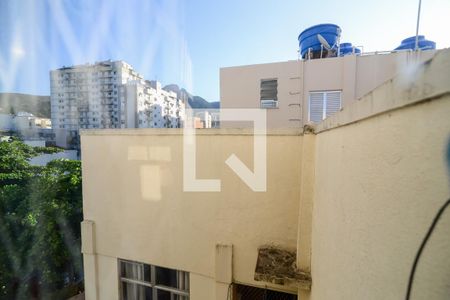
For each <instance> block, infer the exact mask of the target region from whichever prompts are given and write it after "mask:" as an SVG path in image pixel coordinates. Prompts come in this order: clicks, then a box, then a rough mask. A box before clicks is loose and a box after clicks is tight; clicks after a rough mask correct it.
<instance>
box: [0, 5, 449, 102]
mask: <svg viewBox="0 0 450 300" xmlns="http://www.w3.org/2000/svg"><path fill="white" fill-rule="evenodd" d="M417 9H418V0H395V1H393V0H377V1H375V0H370V1H364V0H360V1H345V0H340V1H336V0H334V1H329V0H324V1H299V0H282V1H280V0H278V1H268V0H245V1H244V0H226V1H225V0H224V1H222V0H215V1H212V0H122V1H119V0H96V1H92V0H41V1H35V0H0V92H20V93H29V94H37V95H49V93H50V83H49V70H52V69H56V68H60V67H62V66H70V65H76V64H85V63H94V62H96V61H101V60H107V59H112V60H124V61H126V62H128V63H129V64H131V65H132V66H133V67H134V69H135V70H136V71H137V72H139V73H140V74H142V75H143V76H144V78H146V79H150V80H153V79H157V80H159V81H161V83H162V84H163V85H166V84H172V83H175V84H178V85H180V86H182V87H184V88H186V89H187V90H188V91H190V92H191V93H193V94H195V95H199V96H202V97H203V98H205V99H207V100H208V101H219V100H220V88H219V87H220V84H219V82H220V80H219V70H220V68H221V67H227V66H235V65H247V64H258V63H268V62H276V61H285V60H293V59H297V58H298V53H297V51H298V40H297V37H298V35H299V33H300V32H301V31H302V30H304V29H306V28H307V27H310V26H313V25H316V24H320V23H334V24H337V25H339V26H340V27H341V29H342V35H341V41H342V42H351V43H353V44H354V45H358V46H360V45H362V46H364V51H366V52H367V51H369V52H370V51H383V50H392V49H394V48H395V47H397V46H398V45H399V44H400V42H401V40H402V39H404V38H406V37H409V36H413V35H415V31H416V21H417ZM449 13H450V0H422V10H421V19H420V29H419V34H423V35H425V37H426V38H427V39H430V40H433V41H435V42H436V43H437V47H438V48H447V47H450V34H449V33H448V29H449V28H450V18H449V17H448V15H449Z"/></svg>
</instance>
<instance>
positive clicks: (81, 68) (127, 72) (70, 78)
mask: <svg viewBox="0 0 450 300" xmlns="http://www.w3.org/2000/svg"><path fill="white" fill-rule="evenodd" d="M50 88H51V95H50V98H51V118H52V125H53V129H54V131H55V134H56V143H57V145H59V146H62V147H68V148H78V147H79V133H78V132H79V130H80V129H97V128H98V129H104V128H151V127H169V128H176V127H182V126H183V120H184V101H182V100H179V99H177V96H176V94H175V93H172V92H167V91H165V90H163V89H161V85H160V84H159V83H157V82H150V81H146V80H144V78H143V77H142V76H141V75H140V74H139V73H137V72H136V71H134V70H133V68H132V67H131V66H130V65H129V64H127V63H125V62H123V61H103V62H98V63H95V64H86V65H77V66H72V67H63V68H60V69H57V70H52V71H51V72H50Z"/></svg>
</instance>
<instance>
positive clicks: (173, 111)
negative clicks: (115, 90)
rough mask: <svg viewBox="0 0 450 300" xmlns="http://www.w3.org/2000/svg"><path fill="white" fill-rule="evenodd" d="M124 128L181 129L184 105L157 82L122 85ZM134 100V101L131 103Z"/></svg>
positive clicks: (132, 82) (135, 82) (137, 82)
mask: <svg viewBox="0 0 450 300" xmlns="http://www.w3.org/2000/svg"><path fill="white" fill-rule="evenodd" d="M124 90H125V92H124V94H125V98H126V99H130V101H127V106H126V107H125V111H126V113H125V125H126V128H180V127H183V121H184V116H185V104H184V101H183V100H182V99H178V98H177V94H176V93H175V92H172V91H166V90H164V89H162V87H161V83H160V82H158V81H144V82H143V81H142V80H140V81H130V82H128V83H127V84H126V85H124ZM132 99H136V101H132Z"/></svg>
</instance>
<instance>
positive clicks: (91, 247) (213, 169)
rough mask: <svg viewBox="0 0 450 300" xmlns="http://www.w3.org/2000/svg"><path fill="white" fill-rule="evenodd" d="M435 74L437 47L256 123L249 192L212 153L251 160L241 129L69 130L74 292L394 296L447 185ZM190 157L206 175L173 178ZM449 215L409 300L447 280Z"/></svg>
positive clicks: (449, 97)
mask: <svg viewBox="0 0 450 300" xmlns="http://www.w3.org/2000/svg"><path fill="white" fill-rule="evenodd" d="M325 64H326V62H325ZM284 66H285V65H284ZM278 67H280V65H278V66H277V68H278ZM252 68H253V67H252ZM255 68H257V67H255ZM272 69H273V68H269V70H272ZM284 71H287V72H288V73H289V69H287V70H286V69H284ZM278 72H279V73H280V74H281V73H282V72H283V69H279V70H278ZM258 74H262V72H258ZM272 74H273V73H272ZM262 75H263V77H262V78H269V77H266V75H270V74H268V73H264V74H262ZM406 75H408V78H410V80H408V81H405V76H406ZM255 78H256V77H255ZM272 78H273V77H272ZM283 78H285V80H286V81H287V82H289V80H291V79H290V75H286V76H285V77H283ZM320 78H321V77H320ZM320 78H319V79H320ZM255 81H256V82H255V83H254V86H253V87H255V90H258V86H259V85H260V83H261V82H260V79H257V80H255ZM281 82H284V80H283V81H281ZM281 82H280V85H281ZM449 82H450V51H449V50H442V51H439V52H437V53H436V55H435V56H434V57H433V58H432V59H431V60H429V61H427V62H426V63H424V64H420V65H418V66H416V67H415V68H414V70H413V71H412V72H408V71H407V74H405V73H400V74H397V75H396V76H394V77H393V78H390V79H389V80H387V81H386V82H384V83H383V84H382V85H380V86H378V87H377V88H375V89H374V90H372V91H371V92H370V93H368V94H366V95H365V96H362V97H361V98H360V99H359V100H358V101H353V102H350V103H348V104H346V105H343V107H342V109H341V110H339V111H337V112H336V113H335V114H333V115H331V116H329V117H328V118H326V119H325V120H323V121H322V122H320V123H317V124H315V125H314V126H310V127H309V128H308V130H305V131H304V130H303V129H302V128H297V129H294V128H289V129H269V130H268V132H267V135H265V138H266V145H265V147H264V149H266V151H264V153H266V156H265V158H264V160H265V163H266V168H265V170H266V180H265V181H266V188H265V190H263V191H257V192H255V191H254V190H253V189H252V187H251V185H249V184H248V182H247V181H246V179H248V178H246V176H242V177H241V175H242V173H241V175H238V173H239V172H236V169H235V168H231V167H230V168H228V167H227V166H225V165H226V164H228V163H229V162H230V161H231V159H230V158H231V157H233V156H234V159H236V158H238V159H239V160H240V161H241V162H242V164H243V165H246V166H252V165H253V166H254V168H255V172H256V166H255V156H254V155H255V153H257V152H259V153H261V151H262V148H256V146H255V145H256V144H255V137H256V136H255V135H254V133H253V131H252V130H251V129H249V128H240V129H227V128H221V129H211V130H198V131H197V135H196V136H195V139H194V140H193V141H192V140H191V142H189V141H188V144H186V140H185V137H186V136H183V132H182V131H181V130H168V129H147V130H127V131H115V130H102V131H100V130H98V131H96V130H93V131H82V133H81V146H82V151H83V164H82V166H83V198H84V199H83V213H84V221H83V223H82V252H83V257H84V259H83V261H84V275H85V293H86V299H88V300H97V299H108V300H113V299H124V300H125V299H127V300H128V299H184V300H186V299H191V300H212V299H217V300H219V299H233V300H253V299H288V300H293V299H302V300H303V299H306V300H307V299H312V300H325V299H403V298H405V294H406V290H407V285H408V278H409V276H410V271H411V267H412V265H413V261H414V257H415V255H416V253H417V250H418V248H419V246H420V244H421V242H422V239H423V237H424V236H425V234H426V232H427V230H428V228H429V226H430V224H431V223H432V220H433V218H434V216H435V215H436V213H437V212H438V210H439V208H440V207H441V206H442V204H443V203H445V201H446V199H448V197H449V195H450V186H449V184H448V183H449V180H450V179H449V178H450V177H449V176H450V175H449V174H450V158H449V155H448V153H449V150H448V149H450V143H449V137H450V118H448V116H449V114H450V85H449ZM239 88H240V87H239ZM250 90H251V91H250V92H249V94H251V95H252V93H253V92H254V90H253V89H250ZM283 90H286V91H288V89H284V88H283ZM233 92H234V91H227V90H223V93H225V94H227V93H230V94H231V93H233ZM257 99H258V98H257ZM257 101H260V100H257ZM278 101H281V98H279V100H278ZM279 104H280V106H281V105H284V104H282V103H279ZM270 111H275V110H270ZM270 111H268V112H270ZM430 116H432V117H430ZM275 120H277V119H273V120H272V122H274V121H275ZM280 122H283V120H282V119H280ZM275 124H276V123H275ZM278 124H282V123H278ZM286 124H288V123H287V122H286ZM192 145H196V148H195V149H196V150H195V151H193V152H192V151H191V152H190V151H187V150H186V149H191V150H192V149H193V148H185V147H192ZM186 155H192V156H190V158H191V159H186ZM188 158H189V157H188ZM192 160H193V162H194V165H195V172H194V175H193V176H195V178H196V180H198V181H199V182H202V183H205V185H206V190H201V189H198V188H199V186H198V185H197V186H195V187H196V188H194V189H193V190H192V189H190V188H188V189H186V182H191V181H189V180H188V181H186V176H187V175H186V174H188V175H189V174H190V173H189V169H186V168H187V167H186V162H188V163H189V162H192ZM228 165H229V166H230V164H228ZM250 168H251V167H250ZM186 170H188V171H186ZM218 180H219V189H218V190H211V189H209V187H210V183H211V181H218ZM449 228H450V218H449V215H448V214H447V213H445V214H443V215H442V217H441V220H440V221H439V223H438V224H437V226H436V229H435V231H434V232H433V235H432V237H431V239H430V241H429V243H428V244H427V245H426V248H425V251H424V252H423V255H422V258H421V260H420V262H419V264H418V267H417V269H416V277H415V280H414V283H413V286H412V294H411V295H412V298H413V299H445V298H446V297H447V296H448V295H449V293H450V289H449V286H448V280H449V276H450V274H449V270H450V258H449V256H448V253H449V251H450V241H449V239H448V236H449V235H450V231H449Z"/></svg>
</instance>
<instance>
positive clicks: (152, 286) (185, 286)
mask: <svg viewBox="0 0 450 300" xmlns="http://www.w3.org/2000/svg"><path fill="white" fill-rule="evenodd" d="M119 268H120V275H119V276H120V289H121V299H122V300H166V299H167V300H188V299H189V273H188V272H184V271H178V270H173V269H168V268H164V267H158V266H154V265H148V264H144V263H139V262H133V261H128V260H119Z"/></svg>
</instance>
